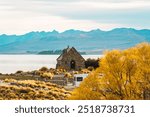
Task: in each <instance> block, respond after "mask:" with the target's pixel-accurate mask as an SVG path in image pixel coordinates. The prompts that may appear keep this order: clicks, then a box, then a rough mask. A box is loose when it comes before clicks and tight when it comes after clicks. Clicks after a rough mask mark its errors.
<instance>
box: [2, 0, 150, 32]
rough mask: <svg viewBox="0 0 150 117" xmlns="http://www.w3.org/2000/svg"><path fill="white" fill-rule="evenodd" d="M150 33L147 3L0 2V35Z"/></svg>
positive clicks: (149, 5) (92, 0) (127, 0)
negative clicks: (120, 30) (123, 30)
mask: <svg viewBox="0 0 150 117" xmlns="http://www.w3.org/2000/svg"><path fill="white" fill-rule="evenodd" d="M121 27H127V28H136V29H150V0H0V34H24V33H27V32H30V31H52V30H58V31H60V32H63V31H65V30H68V29H76V30H84V31H89V30H93V29H101V30H111V29H113V28H121Z"/></svg>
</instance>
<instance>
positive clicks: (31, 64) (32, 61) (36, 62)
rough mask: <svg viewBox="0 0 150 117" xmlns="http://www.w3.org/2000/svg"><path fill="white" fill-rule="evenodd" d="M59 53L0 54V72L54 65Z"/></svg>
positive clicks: (87, 56) (86, 56) (85, 56)
mask: <svg viewBox="0 0 150 117" xmlns="http://www.w3.org/2000/svg"><path fill="white" fill-rule="evenodd" d="M58 56H59V55H0V73H15V72H16V71H18V70H22V71H32V70H38V69H40V68H41V67H43V66H45V67H48V68H55V67H56V63H57V62H56V59H57V58H58ZM101 56H102V55H83V58H85V59H87V58H94V59H97V58H99V57H101Z"/></svg>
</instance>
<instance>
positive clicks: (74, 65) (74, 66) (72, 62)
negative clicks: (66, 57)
mask: <svg viewBox="0 0 150 117" xmlns="http://www.w3.org/2000/svg"><path fill="white" fill-rule="evenodd" d="M70 68H71V69H75V68H76V62H75V61H74V60H72V61H71V62H70Z"/></svg>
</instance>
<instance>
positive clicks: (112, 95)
mask: <svg viewBox="0 0 150 117" xmlns="http://www.w3.org/2000/svg"><path fill="white" fill-rule="evenodd" d="M149 92H150V44H149V43H142V44H139V45H137V46H135V47H133V48H129V49H127V50H122V51H121V50H112V51H107V52H105V56H104V57H103V58H102V59H101V61H100V67H98V68H97V69H96V70H95V71H93V72H92V73H91V74H89V76H88V77H87V78H85V80H84V81H83V82H82V83H81V84H80V86H79V87H78V88H76V89H75V90H74V91H73V93H72V96H71V97H69V99H81V100H85V99H87V100H94V99H95V100H97V99H98V100H99V99H109V100H116V99H117V100H126V99H127V100H128V99H131V100H133V99H147V98H150V95H149V97H147V94H146V93H148V94H149Z"/></svg>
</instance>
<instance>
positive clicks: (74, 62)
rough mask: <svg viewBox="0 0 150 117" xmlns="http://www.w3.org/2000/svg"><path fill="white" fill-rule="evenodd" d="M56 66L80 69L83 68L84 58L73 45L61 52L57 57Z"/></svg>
mask: <svg viewBox="0 0 150 117" xmlns="http://www.w3.org/2000/svg"><path fill="white" fill-rule="evenodd" d="M56 68H63V69H66V70H80V69H82V68H85V59H84V58H83V57H82V56H81V55H80V53H79V52H78V51H77V50H76V49H75V48H74V47H72V48H69V47H68V48H66V49H64V50H63V52H62V54H61V55H60V56H59V57H58V58H57V65H56Z"/></svg>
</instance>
